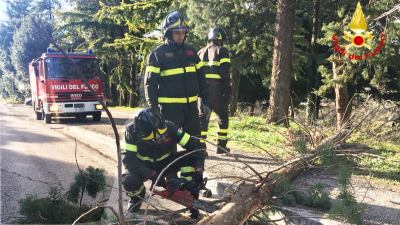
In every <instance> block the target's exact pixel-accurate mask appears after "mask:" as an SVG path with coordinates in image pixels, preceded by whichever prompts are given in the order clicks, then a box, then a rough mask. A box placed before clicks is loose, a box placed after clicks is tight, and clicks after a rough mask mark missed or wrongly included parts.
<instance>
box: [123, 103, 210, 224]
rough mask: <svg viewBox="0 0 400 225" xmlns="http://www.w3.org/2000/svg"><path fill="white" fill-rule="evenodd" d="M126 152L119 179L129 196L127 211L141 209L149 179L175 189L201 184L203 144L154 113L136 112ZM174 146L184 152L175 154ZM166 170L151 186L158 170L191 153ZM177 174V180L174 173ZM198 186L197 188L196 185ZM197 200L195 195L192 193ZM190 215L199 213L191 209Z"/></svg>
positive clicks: (159, 184)
mask: <svg viewBox="0 0 400 225" xmlns="http://www.w3.org/2000/svg"><path fill="white" fill-rule="evenodd" d="M125 142H126V146H125V152H124V153H123V159H122V162H123V164H124V166H125V168H126V172H125V173H124V174H123V176H122V184H123V186H124V188H125V190H126V192H127V195H128V196H129V197H131V199H130V201H129V203H128V211H129V212H137V211H139V210H140V206H141V203H142V200H143V198H144V196H145V192H146V189H145V187H144V185H143V182H144V181H146V180H152V181H153V185H157V186H164V187H165V185H166V184H167V183H168V185H169V186H170V187H172V188H174V187H178V186H179V185H180V184H182V183H187V182H188V181H193V182H190V183H192V184H195V185H196V184H201V183H202V181H203V171H204V151H195V150H198V149H202V147H203V145H202V144H201V143H200V141H199V140H198V139H195V138H193V137H191V136H190V135H189V134H187V133H185V132H184V131H182V130H181V129H179V128H178V127H177V126H176V125H175V124H174V123H173V122H170V121H168V120H165V119H164V117H163V116H162V115H161V114H160V113H159V112H157V111H155V110H153V109H151V108H147V109H143V110H142V111H140V112H139V114H138V115H137V116H136V117H135V118H134V120H133V121H132V122H131V123H129V124H128V125H127V126H126V132H125ZM177 144H179V145H180V146H182V147H183V148H184V149H186V151H180V152H176V151H175V150H176V148H177ZM190 151H195V152H193V153H192V154H189V155H187V156H185V157H183V158H182V159H179V160H178V161H176V162H175V163H173V164H172V166H171V167H169V168H168V169H167V170H166V172H165V173H163V174H162V178H160V179H159V182H158V183H157V184H154V182H155V181H156V179H157V177H158V176H159V175H160V173H161V171H162V170H163V169H164V168H165V167H166V166H167V165H168V164H170V163H171V162H172V161H173V160H175V159H176V158H178V157H180V156H182V155H184V154H186V153H188V152H190ZM178 171H180V177H179V178H178V177H177V175H176V173H177V172H178ZM196 187H198V185H197V186H196ZM192 194H193V195H194V197H198V193H193V192H192ZM191 213H192V216H194V217H196V215H198V210H193V209H192V210H191Z"/></svg>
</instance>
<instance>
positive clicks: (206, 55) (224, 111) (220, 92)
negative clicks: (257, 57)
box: [198, 27, 231, 154]
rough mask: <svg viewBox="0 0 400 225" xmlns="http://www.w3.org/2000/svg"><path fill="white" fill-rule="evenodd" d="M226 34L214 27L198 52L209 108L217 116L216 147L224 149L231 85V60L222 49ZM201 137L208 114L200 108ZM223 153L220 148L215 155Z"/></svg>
mask: <svg viewBox="0 0 400 225" xmlns="http://www.w3.org/2000/svg"><path fill="white" fill-rule="evenodd" d="M225 39H226V33H225V31H224V30H223V29H222V28H219V27H216V28H213V29H211V30H210V32H209V34H208V44H207V46H206V47H204V48H202V49H201V50H200V51H199V53H198V54H199V56H200V59H201V60H202V61H203V63H204V69H205V73H206V78H207V85H208V90H209V100H210V108H211V110H212V111H214V112H215V113H216V114H217V116H218V125H219V130H218V146H220V147H222V148H224V149H226V150H227V151H229V149H227V148H226V144H227V142H228V139H227V136H228V124H229V100H230V95H231V85H230V76H229V70H230V67H231V60H230V58H229V52H228V49H226V48H225V47H223V44H224V41H225ZM200 111H201V112H200V124H201V137H202V138H204V139H205V138H207V131H208V124H209V120H210V114H209V113H207V111H205V110H202V107H201V106H200ZM221 153H224V151H223V150H222V149H221V148H218V149H217V154H221Z"/></svg>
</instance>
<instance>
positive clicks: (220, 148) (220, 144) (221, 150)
mask: <svg viewBox="0 0 400 225" xmlns="http://www.w3.org/2000/svg"><path fill="white" fill-rule="evenodd" d="M227 152H231V150H230V149H229V148H227V147H226V142H218V147H217V154H224V153H227Z"/></svg>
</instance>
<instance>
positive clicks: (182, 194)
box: [153, 178, 218, 213]
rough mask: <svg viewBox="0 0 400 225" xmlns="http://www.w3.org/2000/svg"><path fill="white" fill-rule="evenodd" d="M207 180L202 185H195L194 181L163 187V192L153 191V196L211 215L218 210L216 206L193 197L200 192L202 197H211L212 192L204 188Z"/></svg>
mask: <svg viewBox="0 0 400 225" xmlns="http://www.w3.org/2000/svg"><path fill="white" fill-rule="evenodd" d="M206 184H207V178H204V179H203V182H202V183H200V184H199V183H197V182H194V181H187V182H184V183H181V184H180V185H179V186H178V187H174V188H171V186H170V185H168V182H167V184H166V185H165V187H164V189H163V190H156V189H155V190H154V192H153V193H154V194H155V195H158V196H160V197H162V198H165V199H168V200H171V201H173V202H175V203H178V204H180V205H183V206H185V207H186V208H188V209H198V210H202V211H205V212H207V213H213V212H215V211H216V210H218V206H217V205H215V204H213V203H212V202H209V201H205V200H200V199H198V198H196V197H194V196H195V195H198V193H200V191H202V190H203V191H204V192H203V196H204V197H208V198H209V197H211V195H212V192H211V190H210V189H207V188H206Z"/></svg>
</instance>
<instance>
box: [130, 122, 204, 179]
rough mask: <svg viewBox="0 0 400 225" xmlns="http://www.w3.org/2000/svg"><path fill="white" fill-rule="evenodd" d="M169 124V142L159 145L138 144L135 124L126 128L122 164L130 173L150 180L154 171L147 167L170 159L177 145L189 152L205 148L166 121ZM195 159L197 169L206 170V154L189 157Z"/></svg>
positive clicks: (197, 153) (201, 152)
mask: <svg viewBox="0 0 400 225" xmlns="http://www.w3.org/2000/svg"><path fill="white" fill-rule="evenodd" d="M166 124H167V141H166V142H165V143H163V144H159V145H149V144H145V143H143V142H138V141H137V140H136V139H135V136H136V135H135V133H134V126H135V124H134V123H130V124H128V125H127V127H126V132H125V142H126V145H125V153H124V155H123V159H122V162H123V163H124V165H125V167H126V168H127V169H128V171H129V172H133V173H136V174H138V175H139V176H141V177H142V178H148V177H149V176H151V174H152V173H153V171H152V169H150V168H148V167H147V166H146V165H149V164H156V163H159V162H161V161H163V160H164V159H166V158H168V157H169V156H170V155H171V153H172V152H173V150H175V149H176V144H179V145H181V146H182V147H183V148H184V149H186V150H187V151H193V150H197V149H202V148H203V146H202V145H201V144H200V142H199V141H198V140H195V139H194V138H193V137H191V136H190V135H189V134H187V133H185V132H184V131H182V130H181V129H179V128H178V127H177V126H176V125H175V124H174V123H172V122H170V121H166ZM188 157H193V158H195V159H196V160H195V165H193V166H194V167H195V168H204V153H203V151H199V152H196V153H192V154H190V155H188Z"/></svg>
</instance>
